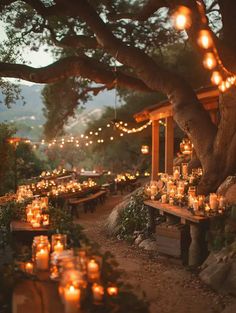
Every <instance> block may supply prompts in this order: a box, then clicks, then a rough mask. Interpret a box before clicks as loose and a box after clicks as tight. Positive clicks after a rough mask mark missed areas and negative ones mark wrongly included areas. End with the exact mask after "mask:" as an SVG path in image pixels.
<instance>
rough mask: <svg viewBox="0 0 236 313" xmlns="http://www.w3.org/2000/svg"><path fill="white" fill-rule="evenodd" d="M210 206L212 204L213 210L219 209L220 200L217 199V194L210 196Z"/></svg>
mask: <svg viewBox="0 0 236 313" xmlns="http://www.w3.org/2000/svg"><path fill="white" fill-rule="evenodd" d="M209 204H210V208H211V209H212V210H217V209H218V205H219V202H218V199H217V194H215V193H211V194H210V198H209Z"/></svg>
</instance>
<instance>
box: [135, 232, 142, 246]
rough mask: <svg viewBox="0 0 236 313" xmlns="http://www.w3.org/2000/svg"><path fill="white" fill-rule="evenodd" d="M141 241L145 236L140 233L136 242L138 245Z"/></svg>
mask: <svg viewBox="0 0 236 313" xmlns="http://www.w3.org/2000/svg"><path fill="white" fill-rule="evenodd" d="M141 241H143V236H142V235H141V234H140V235H138V237H137V238H136V239H135V241H134V243H135V244H136V245H139V244H140V243H141Z"/></svg>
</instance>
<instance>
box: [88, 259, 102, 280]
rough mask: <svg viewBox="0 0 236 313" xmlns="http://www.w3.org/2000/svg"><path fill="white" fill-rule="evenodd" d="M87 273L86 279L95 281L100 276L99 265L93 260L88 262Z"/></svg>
mask: <svg viewBox="0 0 236 313" xmlns="http://www.w3.org/2000/svg"><path fill="white" fill-rule="evenodd" d="M87 271H88V278H89V279H90V280H96V279H98V278H99V276H100V273H99V265H98V263H97V262H96V261H95V260H94V259H92V260H90V261H89V262H88V265H87Z"/></svg>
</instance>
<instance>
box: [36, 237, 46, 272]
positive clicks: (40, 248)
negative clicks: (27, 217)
mask: <svg viewBox="0 0 236 313" xmlns="http://www.w3.org/2000/svg"><path fill="white" fill-rule="evenodd" d="M48 266H49V250H48V243H47V242H44V243H43V242H41V243H39V244H38V245H37V246H36V251H35V267H36V269H37V270H39V271H46V270H48Z"/></svg>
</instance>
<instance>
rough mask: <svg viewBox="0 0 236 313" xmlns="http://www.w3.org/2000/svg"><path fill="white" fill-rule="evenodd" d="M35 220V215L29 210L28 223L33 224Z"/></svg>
mask: <svg viewBox="0 0 236 313" xmlns="http://www.w3.org/2000/svg"><path fill="white" fill-rule="evenodd" d="M32 219H33V213H32V211H31V210H29V212H28V213H27V222H29V223H30V222H31V220H32Z"/></svg>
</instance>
